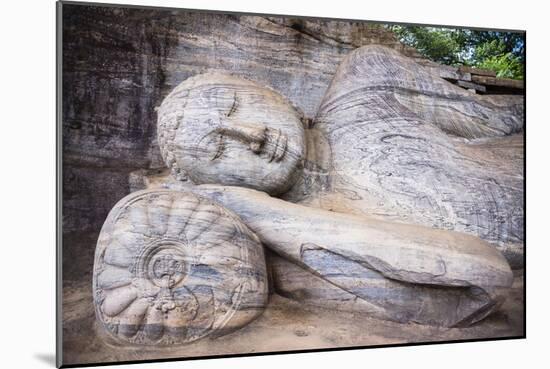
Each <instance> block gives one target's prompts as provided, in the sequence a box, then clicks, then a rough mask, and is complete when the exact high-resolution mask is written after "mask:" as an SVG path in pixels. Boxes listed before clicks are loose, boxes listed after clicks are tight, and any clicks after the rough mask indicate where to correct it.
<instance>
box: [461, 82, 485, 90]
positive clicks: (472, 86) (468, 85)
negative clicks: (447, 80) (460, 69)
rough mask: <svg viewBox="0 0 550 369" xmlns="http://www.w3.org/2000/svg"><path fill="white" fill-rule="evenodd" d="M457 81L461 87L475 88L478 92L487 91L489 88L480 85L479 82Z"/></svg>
mask: <svg viewBox="0 0 550 369" xmlns="http://www.w3.org/2000/svg"><path fill="white" fill-rule="evenodd" d="M456 83H457V85H459V86H460V87H464V88H466V89H468V90H474V91H476V92H486V91H487V88H485V86H483V85H479V84H477V83H473V82H467V81H457V82H456Z"/></svg>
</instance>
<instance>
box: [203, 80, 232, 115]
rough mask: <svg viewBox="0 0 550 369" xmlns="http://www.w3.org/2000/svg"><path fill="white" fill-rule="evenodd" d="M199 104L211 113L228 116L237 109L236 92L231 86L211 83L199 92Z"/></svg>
mask: <svg viewBox="0 0 550 369" xmlns="http://www.w3.org/2000/svg"><path fill="white" fill-rule="evenodd" d="M199 104H200V105H201V106H202V107H205V108H208V109H209V112H210V113H211V114H212V115H216V116H218V117H228V116H230V115H231V114H233V113H234V112H235V110H236V109H237V105H238V102H237V93H236V92H235V90H234V89H232V88H228V87H224V86H216V85H213V86H211V87H209V88H207V89H204V90H203V91H201V92H200V94H199Z"/></svg>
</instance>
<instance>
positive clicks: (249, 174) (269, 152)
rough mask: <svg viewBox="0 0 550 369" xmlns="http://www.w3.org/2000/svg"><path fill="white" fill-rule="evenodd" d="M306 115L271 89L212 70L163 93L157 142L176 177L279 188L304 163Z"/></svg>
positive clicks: (291, 181) (271, 190)
mask: <svg viewBox="0 0 550 369" xmlns="http://www.w3.org/2000/svg"><path fill="white" fill-rule="evenodd" d="M301 118H302V117H301V115H299V114H298V112H297V111H296V110H295V109H294V108H293V107H292V105H291V104H290V103H289V102H288V101H287V100H285V99H284V98H283V97H282V96H281V95H279V94H278V93H276V92H274V91H272V90H270V89H268V88H265V87H262V86H260V85H258V84H256V83H254V82H251V81H247V80H245V79H242V78H237V77H234V76H231V75H228V74H222V73H207V74H201V75H197V76H194V77H192V78H189V79H187V80H186V81H184V82H183V83H181V84H180V85H179V86H178V87H176V88H175V89H174V90H173V91H172V92H171V93H170V94H169V95H168V96H167V97H166V98H165V99H164V101H163V102H162V105H161V106H160V108H159V109H158V141H159V144H160V149H161V153H162V156H163V158H164V161H165V163H166V165H167V166H168V168H170V169H171V171H172V174H173V175H174V176H175V177H177V178H180V179H187V176H189V178H190V179H191V180H193V182H194V183H197V184H201V183H220V184H226V185H234V186H244V187H250V188H255V189H258V190H261V191H265V192H267V193H270V194H279V193H281V192H285V191H287V190H288V189H289V188H290V186H292V185H293V184H294V182H295V181H296V174H297V173H298V172H299V171H301V169H302V167H303V161H304V159H305V147H306V146H305V137H304V127H303V125H302V121H301ZM182 177H183V178H182Z"/></svg>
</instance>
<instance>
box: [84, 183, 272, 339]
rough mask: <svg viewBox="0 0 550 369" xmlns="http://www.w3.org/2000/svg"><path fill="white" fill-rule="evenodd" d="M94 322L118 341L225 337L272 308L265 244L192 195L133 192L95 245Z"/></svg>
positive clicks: (221, 210) (236, 221)
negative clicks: (267, 307)
mask: <svg viewBox="0 0 550 369" xmlns="http://www.w3.org/2000/svg"><path fill="white" fill-rule="evenodd" d="M93 292H94V293H93V296H94V305H95V311H96V316H97V319H98V320H99V321H100V322H101V325H102V326H103V327H104V328H105V329H106V330H107V331H108V332H109V333H110V335H111V336H112V338H114V339H115V340H116V341H118V342H125V343H132V344H147V345H151V344H154V345H174V344H182V343H188V342H191V341H194V340H197V339H199V338H202V337H205V336H208V335H212V334H225V333H227V332H230V331H232V330H234V329H236V328H239V327H241V326H243V325H245V324H247V323H248V322H250V321H251V320H253V319H255V318H256V317H257V316H258V315H259V314H260V313H261V312H262V311H263V308H264V307H265V305H266V304H267V274H266V268H265V259H264V254H263V249H262V245H261V244H260V243H259V241H258V238H257V237H256V236H255V235H254V234H253V233H252V232H251V231H250V230H249V229H248V228H247V226H246V225H244V224H243V223H242V222H241V221H240V219H239V218H238V217H237V216H236V215H235V214H233V213H231V212H230V211H228V210H226V209H225V208H223V207H221V206H219V205H217V204H214V203H212V202H211V201H210V200H207V199H205V198H202V197H199V196H195V195H192V194H189V193H183V192H176V191H167V190H153V191H142V192H136V193H133V194H131V195H129V196H127V197H125V198H124V199H122V200H121V201H120V202H119V203H118V204H117V205H116V206H115V207H114V208H113V210H111V212H110V213H109V216H108V218H107V220H106V221H105V224H104V226H103V228H102V230H101V234H100V236H99V240H98V243H97V248H96V254H95V263H94V273H93Z"/></svg>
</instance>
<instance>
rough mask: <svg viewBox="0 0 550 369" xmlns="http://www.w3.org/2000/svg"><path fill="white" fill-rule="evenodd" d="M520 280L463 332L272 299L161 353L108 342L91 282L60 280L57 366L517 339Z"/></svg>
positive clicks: (520, 315) (520, 316)
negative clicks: (237, 320) (254, 312)
mask: <svg viewBox="0 0 550 369" xmlns="http://www.w3.org/2000/svg"><path fill="white" fill-rule="evenodd" d="M522 275H523V274H522V273H518V276H517V277H516V279H515V282H514V286H513V288H512V291H511V294H510V296H509V298H508V299H507V301H506V302H505V304H504V305H503V306H502V307H501V309H500V310H499V311H498V312H496V313H494V314H493V315H491V316H490V317H488V318H487V319H485V320H484V321H482V322H480V323H478V324H475V325H474V326H472V327H469V328H461V329H459V328H436V327H429V326H422V325H417V324H398V323H393V322H389V321H383V320H378V319H372V318H368V317H365V316H362V315H360V314H354V313H346V312H338V311H331V310H327V309H322V308H315V307H308V306H303V305H301V304H298V303H296V302H294V301H292V300H289V299H286V298H284V297H281V296H279V295H276V294H275V295H272V296H271V299H270V302H269V305H268V307H267V309H266V310H265V312H264V313H263V314H262V315H261V316H260V317H259V318H258V319H256V320H255V321H253V322H252V323H250V324H249V325H247V326H246V327H244V328H242V329H240V330H238V331H236V332H233V333H231V334H228V335H226V336H223V337H218V338H205V339H203V340H200V341H197V342H195V343H191V344H189V345H185V346H180V347H176V348H163V349H159V348H147V347H140V348H128V347H120V346H115V345H112V344H111V343H109V342H108V341H109V340H108V339H106V337H104V336H103V335H102V334H101V330H100V329H97V327H96V323H95V316H94V310H93V305H92V291H91V290H92V288H91V283H90V282H87V281H86V282H82V281H80V282H79V281H66V283H65V284H64V288H63V362H64V364H66V365H68V364H86V363H98V362H115V361H131V360H150V359H160V358H185V357H197V356H212V355H228V354H243V353H261V352H273V351H288V350H307V349H322V348H337V347H352V346H370V345H386V344H402V343H418V342H430V341H452V340H464V339H479V338H495V337H517V336H522V335H523V334H524V321H523V305H524V303H523V301H524V300H523V277H522ZM83 279H88V278H83Z"/></svg>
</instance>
